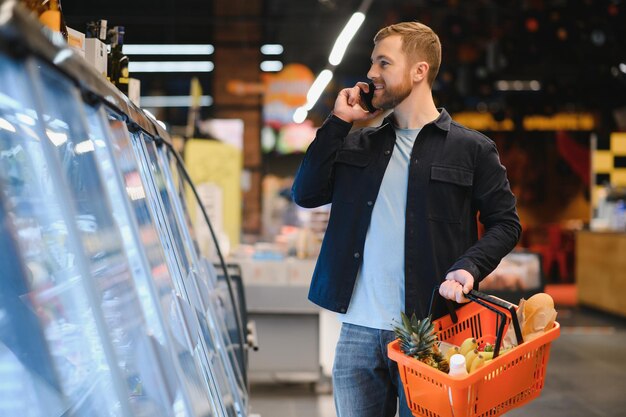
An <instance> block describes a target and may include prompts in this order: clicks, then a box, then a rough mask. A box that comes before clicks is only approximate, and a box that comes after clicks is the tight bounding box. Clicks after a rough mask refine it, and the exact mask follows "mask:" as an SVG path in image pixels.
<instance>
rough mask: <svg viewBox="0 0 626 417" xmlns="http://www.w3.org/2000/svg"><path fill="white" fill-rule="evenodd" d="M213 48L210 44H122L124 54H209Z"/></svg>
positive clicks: (213, 50)
mask: <svg viewBox="0 0 626 417" xmlns="http://www.w3.org/2000/svg"><path fill="white" fill-rule="evenodd" d="M213 52H215V48H214V47H213V45H211V44H204V45H192V44H185V45H174V44H168V45H132V44H127V45H123V46H122V53H123V54H126V55H211V54H213Z"/></svg>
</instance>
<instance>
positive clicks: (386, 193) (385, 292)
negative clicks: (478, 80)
mask: <svg viewBox="0 0 626 417" xmlns="http://www.w3.org/2000/svg"><path fill="white" fill-rule="evenodd" d="M395 131H396V144H395V146H394V149H393V152H392V154H391V159H390V160H389V165H388V166H387V170H386V171H385V175H384V176H383V181H382V184H381V186H380V190H379V191H378V196H377V197H376V202H375V203H374V209H373V212H372V219H371V221H370V225H369V229H368V230H367V236H366V237H365V248H364V249H363V263H362V264H361V268H360V269H359V273H358V275H357V279H356V284H355V286H354V290H353V292H352V299H351V300H350V305H349V306H348V311H347V312H346V314H339V320H340V321H342V322H344V323H351V324H356V325H359V326H365V327H370V328H374V329H384V330H392V329H393V326H394V324H397V323H400V312H401V311H404V227H405V212H406V194H407V186H408V181H409V161H410V160H411V150H412V149H413V144H414V143H415V140H416V138H417V134H418V133H419V131H420V129H399V128H395Z"/></svg>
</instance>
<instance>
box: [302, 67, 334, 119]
mask: <svg viewBox="0 0 626 417" xmlns="http://www.w3.org/2000/svg"><path fill="white" fill-rule="evenodd" d="M332 79H333V72H332V71H331V70H328V69H325V70H324V71H322V72H320V74H319V75H318V76H317V78H316V79H315V81H313V84H312V85H311V88H309V92H308V93H306V105H305V109H306V110H311V109H312V108H313V106H314V105H315V103H316V102H317V99H318V98H320V96H321V95H322V92H323V91H324V89H325V88H326V86H327V85H328V83H329V82H330V80H332Z"/></svg>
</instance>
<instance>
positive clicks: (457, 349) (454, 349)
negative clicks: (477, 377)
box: [444, 346, 461, 362]
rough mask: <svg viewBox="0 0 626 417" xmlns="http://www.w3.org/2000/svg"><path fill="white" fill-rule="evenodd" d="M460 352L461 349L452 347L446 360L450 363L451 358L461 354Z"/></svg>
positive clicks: (446, 355) (445, 357)
mask: <svg viewBox="0 0 626 417" xmlns="http://www.w3.org/2000/svg"><path fill="white" fill-rule="evenodd" d="M460 351H461V350H460V349H459V347H458V346H452V347H451V348H450V349H448V350H447V351H446V354H445V355H444V359H445V360H447V361H448V362H450V358H451V357H452V355H454V354H455V353H459V352H460Z"/></svg>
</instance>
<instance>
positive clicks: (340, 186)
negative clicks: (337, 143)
mask: <svg viewBox="0 0 626 417" xmlns="http://www.w3.org/2000/svg"><path fill="white" fill-rule="evenodd" d="M371 161H372V155H371V154H370V153H368V152H362V151H347V150H341V151H339V152H338V153H337V158H336V159H335V181H334V186H333V201H344V202H353V201H354V199H355V197H356V195H358V193H360V192H362V190H363V182H364V181H365V178H364V176H363V173H364V172H365V167H367V166H368V165H369V164H370V162H371Z"/></svg>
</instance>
